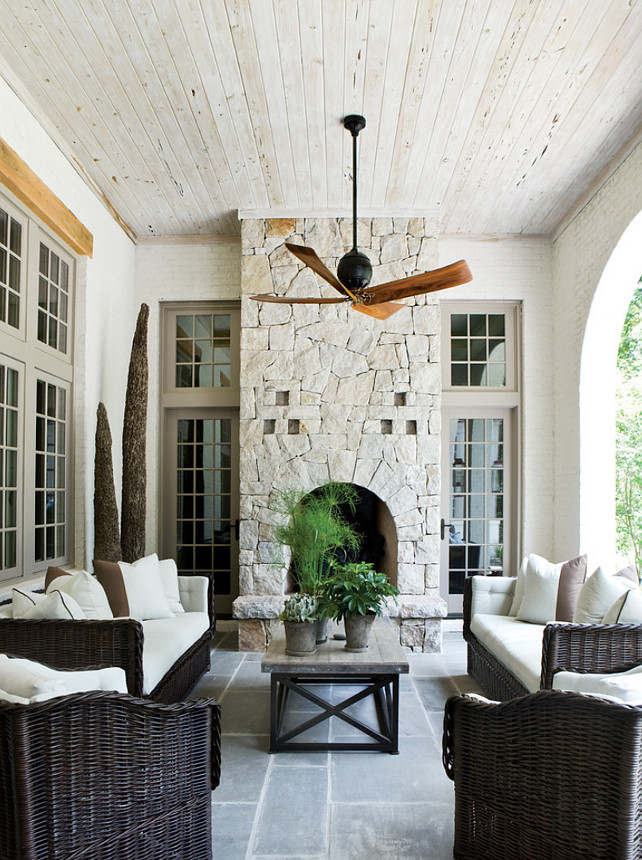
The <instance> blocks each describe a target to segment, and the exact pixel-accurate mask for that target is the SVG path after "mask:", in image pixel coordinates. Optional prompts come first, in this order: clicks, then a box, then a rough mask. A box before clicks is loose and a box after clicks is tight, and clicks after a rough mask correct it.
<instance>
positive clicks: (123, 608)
mask: <svg viewBox="0 0 642 860" xmlns="http://www.w3.org/2000/svg"><path fill="white" fill-rule="evenodd" d="M94 573H95V574H96V579H97V580H98V582H99V583H100V584H101V585H102V587H103V588H104V589H105V594H106V595H107V600H108V601H109V607H110V609H111V611H112V612H113V614H114V618H122V617H123V616H125V615H129V601H128V600H127V592H126V591H125V582H124V580H123V572H122V570H121V569H120V567H119V566H118V564H117V563H116V562H115V561H100V560H99V559H96V558H95V559H94Z"/></svg>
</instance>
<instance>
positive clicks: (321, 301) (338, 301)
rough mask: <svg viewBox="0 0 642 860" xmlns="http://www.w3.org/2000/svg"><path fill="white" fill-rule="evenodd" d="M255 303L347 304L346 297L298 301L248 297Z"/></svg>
mask: <svg viewBox="0 0 642 860" xmlns="http://www.w3.org/2000/svg"><path fill="white" fill-rule="evenodd" d="M249 298H250V299H252V301H255V302H274V303H275V304H280V305H340V304H341V303H342V302H347V301H348V298H347V296H346V297H345V298H343V299H308V298H305V299H303V298H302V299H299V298H291V299H289V298H288V297H287V296H271V295H267V296H249Z"/></svg>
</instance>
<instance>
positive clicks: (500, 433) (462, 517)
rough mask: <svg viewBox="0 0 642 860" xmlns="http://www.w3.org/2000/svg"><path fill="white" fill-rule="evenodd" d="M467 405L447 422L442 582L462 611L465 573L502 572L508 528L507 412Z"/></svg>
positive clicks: (451, 604)
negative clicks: (475, 412) (466, 412)
mask: <svg viewBox="0 0 642 860" xmlns="http://www.w3.org/2000/svg"><path fill="white" fill-rule="evenodd" d="M465 411H466V410H460V414H453V413H452V412H450V413H449V415H448V417H447V420H446V422H445V424H444V430H445V431H446V433H447V434H448V435H447V439H445V440H444V441H445V443H446V445H445V448H446V450H445V452H444V456H445V461H446V462H445V463H444V469H443V472H442V474H443V478H444V486H443V490H442V496H443V502H442V585H443V586H445V587H443V593H444V596H446V594H447V596H448V603H449V610H450V611H451V612H460V611H461V603H462V595H463V591H464V581H465V579H466V577H467V576H474V575H475V574H480V573H481V574H494V575H501V574H502V573H503V570H504V558H505V556H506V548H507V547H506V545H507V538H508V534H509V531H510V529H509V524H508V523H507V519H506V518H507V515H508V511H509V505H508V504H507V496H508V492H509V488H510V481H509V480H508V465H509V462H510V458H509V457H507V451H508V448H507V446H508V443H509V439H508V436H509V421H508V420H507V415H506V414H502V413H504V412H505V410H499V411H496V412H495V413H494V414H493V413H492V412H485V413H482V411H481V410H477V414H471V411H469V414H468V415H466V414H462V413H465Z"/></svg>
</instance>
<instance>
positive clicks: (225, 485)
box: [163, 408, 239, 616]
mask: <svg viewBox="0 0 642 860" xmlns="http://www.w3.org/2000/svg"><path fill="white" fill-rule="evenodd" d="M165 421H166V426H165V481H166V490H165V492H164V493H163V497H164V500H165V505H164V512H163V544H164V546H163V552H164V554H165V555H166V556H171V557H173V558H175V559H176V563H177V565H178V570H179V572H181V573H191V574H198V573H205V574H208V575H209V574H210V573H213V574H214V589H215V603H216V612H217V614H218V615H228V616H230V615H231V613H232V601H233V600H234V598H235V597H236V596H237V595H238V516H239V492H238V452H239V444H238V410H237V409H231V408H230V409H225V408H192V409H190V408H186V409H167V410H166V411H165Z"/></svg>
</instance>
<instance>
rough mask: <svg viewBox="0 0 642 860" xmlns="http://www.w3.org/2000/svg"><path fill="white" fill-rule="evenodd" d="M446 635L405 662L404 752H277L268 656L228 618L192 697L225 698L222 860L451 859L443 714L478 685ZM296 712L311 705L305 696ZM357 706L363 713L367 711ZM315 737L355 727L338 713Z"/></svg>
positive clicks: (219, 794)
mask: <svg viewBox="0 0 642 860" xmlns="http://www.w3.org/2000/svg"><path fill="white" fill-rule="evenodd" d="M448 626H449V627H451V628H452V626H453V623H452V622H448ZM443 638H444V648H443V652H442V653H441V654H409V655H408V659H409V662H410V674H409V675H405V676H403V675H402V676H401V684H400V689H401V696H400V711H399V713H400V740H399V749H400V754H399V755H398V756H391V755H387V754H385V753H376V752H309V753H305V752H287V753H278V754H276V755H270V753H269V752H268V747H269V698H270V678H269V675H268V674H263V673H261V656H262V655H261V654H253V653H242V652H239V651H238V650H237V646H236V632H235V630H234V625H233V623H232V622H222V623H221V624H220V625H219V632H218V633H217V635H216V639H215V642H214V650H213V652H212V668H211V671H210V673H209V674H208V675H206V676H204V677H203V678H202V679H201V680H200V681H199V683H198V684H197V686H196V687H195V688H194V691H193V692H192V694H191V695H192V696H193V697H197V696H212V697H214V698H216V699H218V701H220V703H221V711H222V730H223V735H222V756H223V766H222V777H221V785H220V786H219V787H218V788H217V789H216V791H215V792H214V793H213V795H212V815H213V831H214V841H213V845H214V857H215V858H216V860H282V858H283V860H284V858H290V860H292V858H296V860H308V858H317V860H321V858H324V860H388V858H390V860H392V858H394V860H410V858H413V860H414V858H416V860H419V858H421V860H447V858H451V857H452V843H453V811H454V805H453V787H452V783H451V782H450V781H449V780H448V778H447V777H446V775H445V773H444V771H443V767H442V764H441V732H442V717H443V707H444V702H445V701H446V699H447V698H448V696H450V695H452V694H454V693H457V692H479V688H478V687H477V685H476V684H475V683H474V682H473V681H472V680H471V679H470V678H469V677H468V675H467V674H466V649H465V645H464V642H463V640H462V636H461V630H460V629H459V630H457V629H454V630H448V631H447V632H445V633H444V637H443ZM293 704H294V703H293ZM300 707H301V709H302V710H307V709H311V708H312V709H313V708H314V705H312V704H311V703H308V702H306V701H305V700H303V699H301V700H300ZM359 707H360V708H361V709H362V710H361V717H364V718H365V717H366V711H365V710H364V709H365V708H367V707H370V705H369V704H367V703H363V704H362V705H360V706H359ZM315 731H316V732H322V734H320V735H319V734H317V735H316V737H328V733H329V732H330V733H331V737H332V738H341V737H346V736H348V735H349V733H350V732H351V731H353V730H352V729H351V728H350V727H349V726H347V725H346V724H345V723H343V722H342V721H340V720H337V719H336V718H332V720H331V721H330V723H329V724H328V722H327V721H326V722H325V723H323V724H322V725H320V726H319V727H318V728H317V729H316V730H315Z"/></svg>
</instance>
